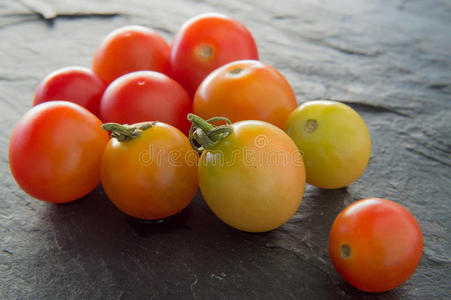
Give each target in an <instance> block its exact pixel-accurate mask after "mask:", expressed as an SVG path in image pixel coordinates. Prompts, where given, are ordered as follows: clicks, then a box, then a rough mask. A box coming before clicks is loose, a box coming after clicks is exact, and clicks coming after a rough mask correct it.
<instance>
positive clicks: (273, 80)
mask: <svg viewBox="0 0 451 300" xmlns="http://www.w3.org/2000/svg"><path fill="white" fill-rule="evenodd" d="M296 106H297V102H296V95H295V94H294V92H293V89H292V88H291V86H290V84H289V83H288V81H287V80H286V79H285V77H283V75H282V74H280V73H279V71H277V70H276V69H275V68H273V67H271V66H270V65H267V64H264V63H262V62H259V61H256V60H241V61H235V62H231V63H229V64H226V65H225V66H222V67H220V68H218V69H216V70H215V71H213V72H212V73H210V75H208V76H207V78H205V80H204V81H203V82H202V83H201V85H200V86H199V88H198V89H197V91H196V94H195V96H194V103H193V110H194V113H195V114H197V115H199V116H200V117H202V118H205V119H209V118H212V117H215V116H223V117H226V118H228V119H230V120H231V121H232V122H238V121H242V120H261V121H266V122H268V123H271V124H274V125H276V126H277V127H279V128H283V126H284V125H285V121H286V120H287V118H288V116H289V115H290V113H291V112H292V111H293V110H294V109H295V108H296Z"/></svg>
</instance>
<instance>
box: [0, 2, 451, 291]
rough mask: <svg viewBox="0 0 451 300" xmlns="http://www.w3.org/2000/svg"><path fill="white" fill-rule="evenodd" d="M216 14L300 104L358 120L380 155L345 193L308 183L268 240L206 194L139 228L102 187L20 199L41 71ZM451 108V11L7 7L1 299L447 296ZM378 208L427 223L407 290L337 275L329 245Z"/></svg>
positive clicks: (444, 7) (341, 6) (1, 18)
mask: <svg viewBox="0 0 451 300" xmlns="http://www.w3.org/2000/svg"><path fill="white" fill-rule="evenodd" d="M106 3H108V4H106ZM210 11H216V12H222V13H226V14H228V15H230V16H232V17H234V18H236V19H238V20H240V21H241V22H243V23H244V24H245V25H246V26H247V27H248V28H249V30H250V31H251V32H252V34H253V35H254V37H255V39H256V41H257V44H258V46H259V51H260V57H261V60H262V61H264V62H267V63H269V64H271V65H273V66H274V67H276V68H278V69H279V70H280V71H281V72H282V73H283V74H284V75H285V76H286V77H287V79H288V80H289V82H290V83H291V84H292V86H293V88H294V90H295V92H296V94H297V96H298V101H299V103H301V102H304V101H306V100H314V99H333V100H339V101H343V102H345V103H347V104H349V105H351V106H352V107H353V108H354V109H356V110H357V111H358V112H359V113H360V114H361V116H362V117H363V119H364V120H365V121H366V123H367V125H368V127H369V129H370V132H371V135H372V139H373V154H372V156H371V161H370V164H369V166H368V168H367V170H366V172H365V173H364V175H363V176H362V177H361V178H360V179H359V180H358V181H356V182H355V183H354V184H352V185H351V186H349V187H348V188H346V189H340V190H321V189H318V188H314V187H312V186H307V190H306V193H305V196H304V199H303V202H302V204H301V206H300V208H299V210H298V212H297V214H296V215H295V216H294V217H293V218H292V219H291V220H290V221H289V222H288V223H287V224H285V225H284V226H282V227H281V228H279V229H276V230H274V231H272V232H268V233H264V234H249V233H244V232H239V231H237V230H234V229H232V228H229V227H227V226H226V225H224V224H223V223H221V221H219V220H218V219H217V218H216V217H215V216H214V215H213V214H212V213H211V212H210V211H209V209H208V207H207V206H206V205H205V203H204V202H203V199H202V197H201V196H200V193H198V195H197V197H196V198H195V199H194V201H193V203H192V204H191V205H190V206H189V207H188V208H187V209H186V210H184V211H183V213H182V214H180V215H178V216H176V217H174V218H172V219H170V220H168V221H166V222H164V223H162V224H139V223H138V222H136V221H134V220H132V219H131V218H128V217H126V216H124V215H123V214H122V213H120V212H119V211H118V210H117V209H116V208H115V207H114V206H113V205H112V204H111V203H110V202H109V201H108V199H107V198H106V196H105V194H104V193H103V191H102V189H101V188H98V189H96V190H95V191H93V192H92V193H91V194H90V195H89V196H87V197H85V198H83V199H81V200H79V201H76V202H74V203H71V204H67V205H52V204H47V203H44V202H40V201H37V200H35V199H33V198H31V197H30V196H28V195H26V194H25V193H24V192H23V191H21V190H20V189H19V188H18V186H17V185H16V184H15V182H14V180H13V178H12V177H11V174H10V171H9V167H8V160H7V148H8V140H9V135H10V133H11V130H12V128H13V126H14V124H15V123H16V122H17V120H18V119H19V117H20V116H21V115H22V114H23V113H24V112H25V111H27V110H28V109H29V108H30V106H31V102H32V98H33V94H34V89H35V88H36V86H37V84H38V83H39V81H40V80H41V79H42V78H43V77H44V76H45V75H47V74H48V73H50V72H51V71H53V70H55V69H58V68H61V67H66V66H71V65H80V66H86V67H89V66H90V64H91V58H92V55H93V52H94V50H95V48H96V46H97V44H98V43H99V42H100V41H101V39H103V37H104V36H105V35H106V34H107V33H109V32H110V31H111V30H113V29H115V28H117V27H120V26H123V25H128V24H141V25H145V26H149V27H152V28H154V29H155V30H157V31H158V32H160V33H161V34H162V35H163V36H164V37H165V38H166V39H167V41H168V42H171V41H172V36H173V35H174V33H175V32H176V31H177V30H178V29H179V28H180V26H181V25H182V23H183V22H184V21H186V20H187V19H188V18H190V17H192V16H195V15H197V14H199V13H202V12H210ZM46 18H47V20H46ZM450 100H451V2H450V1H449V0H431V1H421V0H418V1H388V0H387V1H380V0H376V1H360V0H349V1H341V0H335V1H313V0H308V1H307V0H305V1H299V0H290V1H269V0H268V1H251V2H248V1H242V0H228V1H208V0H207V1H192V0H191V1H182V0H178V1H172V0H167V1H145V0H131V1H130V0H129V1H119V0H116V1H88V0H85V1H69V0H66V1H56V0H53V1H46V2H43V1H41V2H38V1H35V0H33V1H31V0H21V1H11V0H2V1H1V2H0V105H1V106H0V110H1V118H0V128H1V132H0V133H1V135H0V139H1V140H0V142H1V146H0V151H1V155H0V163H1V169H0V170H1V172H2V174H1V176H0V186H1V188H0V298H2V299H39V298H40V299H85V298H89V299H100V298H102V299H132V298H135V299H145V298H147V299H163V298H165V299H191V298H194V299H301V298H303V299H445V298H448V297H449V294H450V293H451V288H450V280H451V276H450V273H451V267H450V266H451V234H450V229H451V221H450V213H451V208H450V205H449V201H450V199H449V195H450V191H451V189H450V184H451V180H450V179H451V175H450V170H451V168H450V166H451V156H450V153H451V136H450V133H451V122H450V121H451V113H450V111H451V110H450V108H451V107H450V106H451V102H450ZM231 192H233V191H231ZM375 196H377V197H386V198H388V199H391V200H394V201H396V202H398V203H400V204H402V205H403V206H405V207H406V208H407V209H409V210H410V211H411V212H412V214H413V215H414V216H416V218H417V220H418V221H419V223H420V226H421V228H422V231H423V236H424V253H423V258H422V261H421V263H420V265H419V267H418V269H417V271H416V273H415V274H414V275H413V276H412V277H411V278H410V280H409V281H408V282H406V283H405V284H403V285H401V286H400V287H398V288H397V289H395V290H393V291H390V292H387V293H383V294H375V295H373V294H366V293H362V292H360V291H358V290H356V289H354V288H352V287H351V286H350V285H348V284H347V283H346V282H345V281H344V280H343V279H342V278H341V277H340V276H339V275H338V274H337V273H336V272H335V270H334V268H333V267H332V265H331V263H330V261H329V257H328V252H327V239H328V231H329V228H330V226H331V224H332V222H333V219H334V218H335V216H336V215H337V214H338V213H339V212H340V211H341V210H342V209H343V208H344V207H345V206H347V205H349V204H350V203H352V202H354V201H356V200H358V199H361V198H366V197H375Z"/></svg>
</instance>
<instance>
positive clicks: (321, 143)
mask: <svg viewBox="0 0 451 300" xmlns="http://www.w3.org/2000/svg"><path fill="white" fill-rule="evenodd" d="M285 132H286V133H287V134H288V135H289V136H290V137H291V138H292V139H293V140H294V142H295V143H296V145H297V146H298V148H299V150H300V152H301V154H302V155H303V158H304V163H305V167H306V172H307V182H308V183H310V184H312V185H314V186H317V187H320V188H325V189H337V188H342V187H344V186H347V185H349V184H351V183H352V182H354V181H355V180H357V178H359V177H360V175H362V173H363V172H364V171H365V169H366V166H367V165H368V161H369V159H370V155H371V138H370V133H369V131H368V127H367V126H366V124H365V122H364V121H363V119H362V118H361V117H360V116H359V114H358V113H357V112H356V111H355V110H353V109H352V108H351V107H349V106H347V105H345V104H343V103H340V102H335V101H310V102H306V103H304V104H302V105H300V106H299V107H298V108H296V109H295V110H294V111H293V112H292V113H291V115H290V116H289V117H288V120H287V123H286V124H285Z"/></svg>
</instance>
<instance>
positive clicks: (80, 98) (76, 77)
mask: <svg viewBox="0 0 451 300" xmlns="http://www.w3.org/2000/svg"><path fill="white" fill-rule="evenodd" d="M105 89H106V84H105V83H104V82H103V81H102V80H101V79H100V78H99V77H98V76H97V75H95V74H94V73H93V72H92V71H91V70H89V69H87V68H83V67H67V68H62V69H59V70H56V71H54V72H52V73H50V74H49V75H47V76H46V77H45V78H44V79H43V80H42V81H41V83H40V84H39V86H38V87H37V89H36V93H35V96H34V99H33V106H34V105H37V104H39V103H42V102H46V101H55V100H58V101H60V100H64V101H70V102H73V103H76V104H79V105H81V106H83V107H84V108H86V109H87V110H89V111H90V112H92V113H93V114H94V115H96V116H99V105H100V99H101V98H102V95H103V92H104V91H105Z"/></svg>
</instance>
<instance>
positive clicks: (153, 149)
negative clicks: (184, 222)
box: [100, 122, 198, 220]
mask: <svg viewBox="0 0 451 300" xmlns="http://www.w3.org/2000/svg"><path fill="white" fill-rule="evenodd" d="M103 126H104V128H105V129H106V130H110V131H111V132H112V139H111V140H110V142H109V143H108V144H107V146H106V148H105V152H104V153H103V157H102V164H101V173H100V174H101V181H102V185H103V188H104V190H105V193H106V194H107V195H108V198H109V199H110V200H111V201H112V202H113V204H114V205H115V206H116V207H117V208H118V209H119V210H121V211H122V212H124V213H126V214H128V215H130V216H132V217H135V218H140V219H145V220H155V219H161V218H165V217H168V216H171V215H174V214H176V213H178V212H180V211H181V210H182V209H183V208H185V207H186V206H187V205H188V204H189V203H190V202H191V200H192V199H193V197H194V195H195V194H196V192H197V187H198V185H197V174H196V165H197V160H198V155H197V153H196V152H195V151H194V150H193V149H192V148H191V146H190V142H189V141H188V138H187V137H186V136H185V135H184V134H183V133H182V132H180V131H179V130H178V129H176V128H175V127H172V126H170V125H168V124H165V123H160V122H153V123H142V124H136V125H132V126H124V125H119V124H114V123H108V124H104V125H103Z"/></svg>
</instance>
